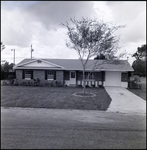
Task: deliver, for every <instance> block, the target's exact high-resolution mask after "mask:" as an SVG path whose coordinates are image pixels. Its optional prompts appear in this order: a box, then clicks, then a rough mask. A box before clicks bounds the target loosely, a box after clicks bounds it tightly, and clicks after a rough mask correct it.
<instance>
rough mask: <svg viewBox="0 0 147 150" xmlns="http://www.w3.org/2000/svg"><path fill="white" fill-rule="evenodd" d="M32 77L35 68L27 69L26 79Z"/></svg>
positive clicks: (25, 72)
mask: <svg viewBox="0 0 147 150" xmlns="http://www.w3.org/2000/svg"><path fill="white" fill-rule="evenodd" d="M32 78H33V70H25V71H24V79H32Z"/></svg>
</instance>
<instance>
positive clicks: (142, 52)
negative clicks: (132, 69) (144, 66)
mask: <svg viewBox="0 0 147 150" xmlns="http://www.w3.org/2000/svg"><path fill="white" fill-rule="evenodd" d="M132 57H135V58H136V60H146V44H144V45H142V46H141V47H138V48H137V51H136V52H135V53H134V54H133V55H132Z"/></svg>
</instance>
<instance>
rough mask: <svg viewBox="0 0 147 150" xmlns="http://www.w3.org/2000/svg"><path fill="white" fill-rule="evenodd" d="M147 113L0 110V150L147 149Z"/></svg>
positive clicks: (36, 109) (32, 109)
mask: <svg viewBox="0 0 147 150" xmlns="http://www.w3.org/2000/svg"><path fill="white" fill-rule="evenodd" d="M145 148H146V114H143V113H137V114H136V113H134V114H133V113H116V112H106V111H96V110H70V109H69V110H68V109H43V108H11V107H5V108H4V107H1V149H145Z"/></svg>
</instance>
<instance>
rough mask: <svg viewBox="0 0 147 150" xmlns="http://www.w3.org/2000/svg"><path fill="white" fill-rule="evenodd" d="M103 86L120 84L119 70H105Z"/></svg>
mask: <svg viewBox="0 0 147 150" xmlns="http://www.w3.org/2000/svg"><path fill="white" fill-rule="evenodd" d="M105 79H106V80H105V86H119V87H120V86H121V72H120V71H106V78H105Z"/></svg>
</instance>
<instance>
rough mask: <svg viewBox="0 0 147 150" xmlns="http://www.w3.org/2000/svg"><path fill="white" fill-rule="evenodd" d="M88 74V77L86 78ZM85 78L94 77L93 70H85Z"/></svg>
mask: <svg viewBox="0 0 147 150" xmlns="http://www.w3.org/2000/svg"><path fill="white" fill-rule="evenodd" d="M88 75H89V78H88ZM85 79H94V73H93V72H85Z"/></svg>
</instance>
